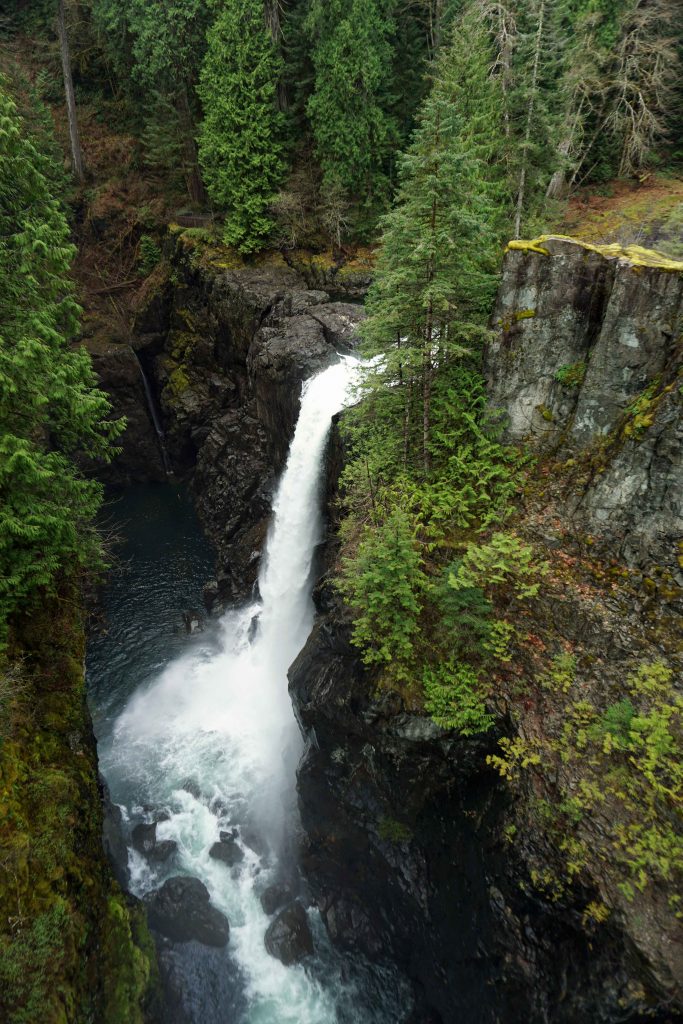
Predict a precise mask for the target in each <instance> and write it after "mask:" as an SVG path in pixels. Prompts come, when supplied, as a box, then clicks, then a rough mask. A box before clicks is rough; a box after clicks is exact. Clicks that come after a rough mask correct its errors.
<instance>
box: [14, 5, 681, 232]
mask: <svg viewBox="0 0 683 1024" xmlns="http://www.w3.org/2000/svg"><path fill="white" fill-rule="evenodd" d="M56 6H57V5H56V3H54V4H53V3H50V2H48V0H43V2H41V3H40V4H33V3H32V4H28V3H25V2H21V0H15V2H14V8H15V9H14V11H12V10H11V7H12V5H10V12H9V14H7V15H5V20H4V29H5V31H6V32H10V31H16V30H22V29H23V30H24V31H32V30H35V29H36V27H41V25H42V28H43V29H44V30H45V31H46V32H48V33H49V32H50V31H54V24H55V12H56ZM65 8H66V17H67V23H68V26H69V33H70V38H71V48H72V64H73V71H74V79H75V83H76V92H77V94H78V93H80V95H81V96H83V97H87V96H91V95H92V94H93V92H99V93H100V94H102V97H103V98H104V99H108V100H114V101H115V102H116V105H117V111H118V115H119V116H121V117H123V118H124V119H126V120H127V122H128V123H129V125H130V126H132V127H133V128H134V132H135V135H136V137H137V139H138V141H139V147H140V158H141V160H142V161H144V162H145V163H147V164H148V165H150V166H154V167H157V168H161V169H164V170H165V172H166V173H167V175H168V177H169V179H170V178H173V177H174V176H176V175H177V174H178V172H179V171H180V172H181V173H182V177H183V179H184V182H185V186H186V188H187V194H188V199H189V200H190V201H191V202H193V203H195V204H196V205H197V208H202V209H203V208H205V206H206V203H207V200H208V202H210V204H211V209H212V211H213V212H214V214H215V215H216V216H218V217H224V218H225V230H226V239H227V241H228V242H230V244H236V245H237V246H238V247H241V248H242V249H243V250H244V251H251V250H253V249H254V248H257V247H259V246H263V245H267V244H273V243H275V244H278V243H282V242H283V241H288V242H289V243H290V244H297V243H298V244H311V243H316V242H317V243H318V244H325V243H332V244H334V245H336V246H340V245H343V244H349V243H352V242H354V241H371V240H373V239H375V238H376V237H377V232H378V219H379V218H380V217H381V215H382V214H383V213H384V212H386V210H387V209H388V208H389V206H390V203H391V200H392V197H393V196H394V194H395V192H396V188H397V186H398V173H397V172H398V159H397V157H398V153H399V152H401V151H402V150H404V149H405V148H406V146H407V145H408V144H409V141H410V138H411V133H412V131H413V129H414V127H415V124H416V118H417V116H418V111H419V108H420V104H421V103H422V102H423V100H424V98H425V95H426V93H427V92H428V90H429V88H430V83H431V81H432V77H433V75H434V73H435V69H436V67H437V64H435V61H436V59H437V58H438V55H439V52H440V51H441V50H442V49H443V48H444V47H447V46H448V45H449V41H450V39H451V26H452V24H453V22H454V20H456V19H459V18H460V17H462V16H463V15H465V16H466V17H467V18H469V19H474V20H476V21H477V23H478V24H479V26H480V34H481V39H480V44H479V49H478V58H477V59H478V61H479V63H480V65H481V67H480V74H481V75H482V76H483V77H484V78H489V79H491V80H492V81H493V82H495V84H496V86H497V88H498V90H499V92H500V102H499V104H498V109H497V112H496V116H495V118H494V119H492V120H491V122H490V125H489V131H490V133H491V142H492V146H491V150H490V153H489V155H488V160H489V162H490V163H496V164H499V165H501V166H503V167H504V168H505V172H506V179H507V181H506V185H507V188H508V191H509V193H510V197H511V202H512V209H513V211H514V215H513V218H512V224H511V227H512V229H514V231H515V233H516V234H521V233H529V231H531V230H532V229H533V227H534V225H535V224H536V223H537V222H538V220H539V219H541V218H542V217H543V212H544V210H545V209H546V206H547V202H548V201H549V200H552V199H562V198H564V197H565V196H566V195H568V194H569V193H571V192H572V191H573V190H575V189H576V188H577V187H578V186H580V185H584V184H586V183H589V182H599V181H604V180H607V179H609V178H611V177H614V176H615V175H617V174H618V175H638V174H642V173H643V172H645V171H647V170H649V169H652V168H656V167H658V166H662V164H666V163H667V162H669V163H670V162H671V161H672V160H676V159H678V158H680V152H679V151H678V149H677V147H679V146H680V138H679V136H680V128H681V120H680V118H681V114H680V110H681V106H682V105H683V104H681V81H682V80H683V76H681V73H680V54H681V24H680V22H681V18H682V15H681V10H680V5H679V4H677V3H676V2H675V0H626V2H619V3H617V2H616V0H530V2H527V0H525V2H523V3H522V2H517V0H500V2H498V0H418V2H405V0H367V2H364V3H358V2H356V0H330V2H325V3H323V2H322V0H287V2H286V3H281V2H279V0H249V2H247V0H213V2H211V3H204V2H200V0H172V2H168V3H166V2H164V3H161V2H152V3H148V2H145V0H133V2H131V3H122V2H121V0H81V2H79V3H75V2H73V0H69V2H67V3H66V4H65ZM454 60H456V62H457V60H467V61H469V60H470V55H469V54H464V53H462V52H461V56H460V57H454ZM462 70H463V73H466V69H465V67H464V65H463V68H462ZM454 73H455V74H458V73H459V68H458V66H457V64H456V67H455V71H454ZM494 143H495V145H494ZM238 168H241V171H242V173H238V170H237V169H238ZM205 190H206V191H205ZM206 193H208V196H207V194H206ZM245 221H251V226H250V228H249V229H248V230H246V231H245V227H244V223H243V222H245Z"/></svg>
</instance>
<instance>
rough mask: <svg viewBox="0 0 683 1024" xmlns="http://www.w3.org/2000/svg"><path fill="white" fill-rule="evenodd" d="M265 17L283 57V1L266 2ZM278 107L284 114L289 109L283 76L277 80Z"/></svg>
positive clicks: (269, 0)
mask: <svg viewBox="0 0 683 1024" xmlns="http://www.w3.org/2000/svg"><path fill="white" fill-rule="evenodd" d="M264 15H265V19H266V27H267V28H268V31H269V32H270V34H271V36H272V38H273V45H274V47H275V49H276V51H277V53H278V54H280V55H282V0H266V4H265V7H264ZM277 106H278V110H280V111H282V113H285V112H286V111H287V109H288V108H289V102H288V99H287V90H286V88H285V83H284V81H283V79H282V75H280V76H279V78H278V80H277Z"/></svg>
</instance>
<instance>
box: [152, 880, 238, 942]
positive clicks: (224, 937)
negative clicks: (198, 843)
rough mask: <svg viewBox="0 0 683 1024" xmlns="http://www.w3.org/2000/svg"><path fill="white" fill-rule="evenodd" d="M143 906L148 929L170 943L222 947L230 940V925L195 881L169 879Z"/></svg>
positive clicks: (207, 892) (200, 883)
mask: <svg viewBox="0 0 683 1024" xmlns="http://www.w3.org/2000/svg"><path fill="white" fill-rule="evenodd" d="M146 902H147V912H148V918H149V923H150V926H151V927H152V928H153V929H154V930H155V931H157V932H160V933H161V934H162V935H165V936H166V938H168V939H171V941H172V942H190V941H191V940H192V939H195V940H196V941H197V942H201V943H202V944H203V945H205V946H225V945H226V944H227V942H228V939H229V938H230V922H229V921H228V919H227V917H226V916H225V914H222V913H221V912H220V910H217V909H216V907H214V906H212V905H211V903H210V897H209V890H208V889H207V888H206V886H205V885H204V884H203V883H202V882H200V881H199V879H198V878H183V877H180V876H176V877H174V878H169V879H168V880H167V881H165V882H164V884H163V885H162V886H161V888H160V889H157V891H156V892H155V893H152V895H151V896H149V897H148V898H147V901H146Z"/></svg>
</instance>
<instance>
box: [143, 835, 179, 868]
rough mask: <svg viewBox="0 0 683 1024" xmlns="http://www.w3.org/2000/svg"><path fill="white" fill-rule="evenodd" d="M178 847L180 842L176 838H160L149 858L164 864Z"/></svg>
mask: <svg viewBox="0 0 683 1024" xmlns="http://www.w3.org/2000/svg"><path fill="white" fill-rule="evenodd" d="M177 849H178V844H177V843H176V841H175V839H160V840H158V841H157V842H156V843H155V844H154V849H153V850H152V851H151V853H150V854H149V858H150V860H155V861H159V862H160V863H162V864H163V863H164V861H167V860H168V858H169V857H170V856H171V854H172V853H175V851H176V850H177Z"/></svg>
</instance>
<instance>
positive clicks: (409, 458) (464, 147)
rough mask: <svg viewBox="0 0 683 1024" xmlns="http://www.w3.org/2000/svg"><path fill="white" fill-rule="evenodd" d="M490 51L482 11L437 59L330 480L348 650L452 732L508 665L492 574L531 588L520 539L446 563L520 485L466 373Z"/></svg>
mask: <svg viewBox="0 0 683 1024" xmlns="http://www.w3.org/2000/svg"><path fill="white" fill-rule="evenodd" d="M490 59H491V51H490V47H489V43H488V39H487V36H486V32H485V29H484V27H483V24H482V22H481V19H479V18H478V17H476V16H474V15H471V14H469V13H466V14H465V16H464V17H462V18H460V19H459V20H458V21H457V22H456V24H455V26H454V30H453V35H452V37H451V41H450V43H449V45H448V47H446V48H444V50H443V51H442V53H441V55H440V57H439V59H438V61H437V67H436V74H435V77H434V81H433V86H432V90H431V93H430V94H429V97H428V98H427V100H426V101H425V104H424V106H423V109H422V111H421V112H420V114H419V116H418V124H417V128H416V131H415V134H414V136H413V142H412V144H411V146H410V149H409V150H408V153H407V154H406V156H405V158H404V159H403V161H402V166H401V171H400V185H399V191H398V195H397V198H396V204H395V207H394V209H393V210H392V212H391V213H390V214H388V216H387V217H386V218H385V221H384V235H383V239H382V250H381V252H380V255H379V259H378V262H377V270H376V276H375V280H374V283H373V286H372V288H371V291H370V294H369V296H368V301H367V307H368V311H369V314H370V315H369V317H368V320H367V321H366V322H365V324H364V325H363V337H364V344H365V353H366V354H367V355H368V356H369V357H370V362H369V365H368V366H367V369H366V372H365V374H364V379H363V381H362V384H361V386H360V397H361V398H362V401H361V402H360V403H359V405H358V406H357V407H356V408H355V409H353V410H351V412H350V413H349V414H348V415H347V416H346V417H345V419H346V424H345V433H346V439H347V454H348V460H347V465H346V469H345V471H344V474H343V478H342V483H343V487H344V500H345V504H346V508H347V518H346V521H345V523H344V526H343V531H342V532H343V536H344V539H345V543H346V551H347V554H346V558H345V559H344V561H343V570H342V577H343V578H342V589H343V592H344V593H345V594H346V596H347V597H348V598H349V599H350V601H351V605H352V608H353V610H354V613H355V621H356V628H355V631H354V635H353V639H354V643H356V644H357V645H358V646H359V647H361V649H362V650H363V651H364V658H365V660H366V662H367V663H369V664H377V665H379V666H380V667H381V669H382V673H381V679H382V681H383V682H384V683H387V682H389V683H392V684H396V683H400V684H402V685H403V686H404V688H406V689H410V684H411V683H413V681H414V680H415V679H417V680H419V681H421V682H422V689H423V696H424V700H425V706H426V707H427V709H428V710H429V711H430V713H431V714H432V715H433V716H434V717H435V719H436V720H437V721H438V722H439V723H440V724H442V725H444V726H445V727H447V728H453V729H456V730H458V731H459V732H460V733H462V734H464V735H470V734H472V733H474V732H480V731H484V730H485V729H487V728H488V727H489V726H490V724H491V718H490V716H489V715H488V713H487V712H486V710H485V706H484V699H485V694H484V693H483V692H482V689H481V686H480V685H479V682H478V680H479V678H480V673H481V671H482V669H483V667H484V666H486V665H488V664H489V663H490V662H491V661H492V660H493V659H494V658H495V657H497V656H500V657H502V658H506V657H509V650H508V648H509V641H510V639H511V635H512V628H511V627H508V626H507V625H506V626H502V627H501V628H500V629H499V630H496V631H494V628H493V624H494V619H493V615H492V611H493V598H494V596H495V597H497V596H498V594H497V592H498V591H500V592H501V593H502V592H503V590H504V589H505V587H504V586H503V584H504V585H507V586H508V589H510V592H511V596H512V597H518V596H520V595H527V596H528V594H530V593H532V592H533V591H534V587H533V584H532V582H531V577H532V575H533V572H534V571H535V570H536V566H535V563H533V560H532V557H531V551H530V549H528V548H527V547H526V546H525V545H523V544H522V543H521V542H520V541H519V540H518V539H517V538H515V537H508V535H503V534H495V535H494V538H493V539H492V540H491V541H490V542H489V547H488V548H487V547H486V546H484V547H483V548H482V550H481V553H480V554H479V556H478V557H479V558H480V560H484V559H486V556H487V553H488V551H489V548H490V549H491V552H492V554H491V557H490V558H489V560H488V562H486V564H484V561H482V564H481V565H479V566H478V570H479V571H478V576H477V578H476V579H474V576H473V573H474V568H475V562H476V558H477V555H476V554H475V550H476V551H479V549H480V545H478V544H475V543H474V542H472V543H471V545H470V547H471V549H472V550H470V548H467V550H466V553H465V554H464V556H463V557H462V558H461V559H458V560H456V562H455V563H453V564H452V565H451V566H450V568H444V563H445V562H446V560H447V557H448V556H447V555H446V552H447V551H448V550H449V545H452V543H453V537H454V536H455V537H457V536H461V535H462V532H463V531H475V530H477V531H480V532H481V531H484V530H488V529H489V528H490V527H492V526H493V525H494V524H499V523H501V522H502V521H504V519H505V518H506V516H507V514H508V512H509V508H510V503H511V500H512V497H513V495H514V493H515V490H516V488H517V472H516V471H517V463H518V457H517V455H516V454H514V453H513V452H512V451H511V450H510V449H508V448H506V447H505V446H504V445H503V444H501V442H500V434H499V429H498V428H497V427H496V426H495V425H494V423H493V422H492V421H491V418H490V416H489V414H488V412H487V400H486V388H485V384H484V381H483V378H482V376H481V373H480V371H479V368H478V354H479V350H480V348H481V344H482V342H483V341H484V340H485V339H486V337H487V329H486V323H487V319H488V316H489V314H490V306H491V302H492V297H493V293H494V290H495V285H496V264H497V251H498V250H497V246H498V241H497V238H498V236H497V231H498V230H502V224H503V223H504V220H505V216H506V214H505V209H506V198H505V189H504V182H503V178H502V175H501V171H500V168H499V167H498V166H497V165H496V163H495V154H496V145H497V143H496V131H495V127H496V124H497V122H498V118H499V116H500V109H501V108H500V104H501V96H500V84H499V82H498V81H496V80H495V79H494V78H493V77H492V76H491V75H490V73H489V69H490ZM397 523H400V524H401V530H402V532H403V537H404V545H406V546H407V547H409V550H410V558H411V560H412V563H411V569H410V570H409V571H407V572H406V573H405V574H404V575H403V577H402V578H400V579H399V577H401V573H400V571H398V570H397V578H396V580H394V581H392V582H391V583H390V584H388V583H387V580H386V573H385V571H384V570H383V569H380V568H379V567H380V566H384V565H385V564H386V557H385V555H384V554H383V552H381V551H380V552H377V551H375V549H374V546H373V545H374V544H376V543H378V542H377V540H376V538H383V540H382V541H381V542H380V543H381V545H385V544H386V536H387V535H388V536H391V537H392V538H393V537H394V536H395V534H396V524H397ZM373 538H375V539H373ZM457 546H458V547H463V546H465V547H467V546H466V545H463V543H462V540H461V541H460V542H459V543H458V544H457ZM403 559H404V561H407V559H406V557H405V555H404V556H403ZM448 561H449V562H452V553H451V554H450V557H448ZM368 563H370V564H371V565H372V569H373V571H372V572H368ZM465 572H470V574H471V575H472V579H471V581H470V582H469V583H468V584H467V585H465V583H464V574H465ZM454 580H457V585H454V584H453V581H454ZM400 587H404V588H405V591H404V592H401V590H400ZM378 607H381V608H382V609H383V612H384V614H383V616H379V615H377V613H376V609H377V608H378ZM388 609H390V615H389V614H387V610H388ZM385 640H386V643H387V646H386V647H385V646H384V645H383V641H385ZM389 665H390V666H391V671H388V666H389Z"/></svg>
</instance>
